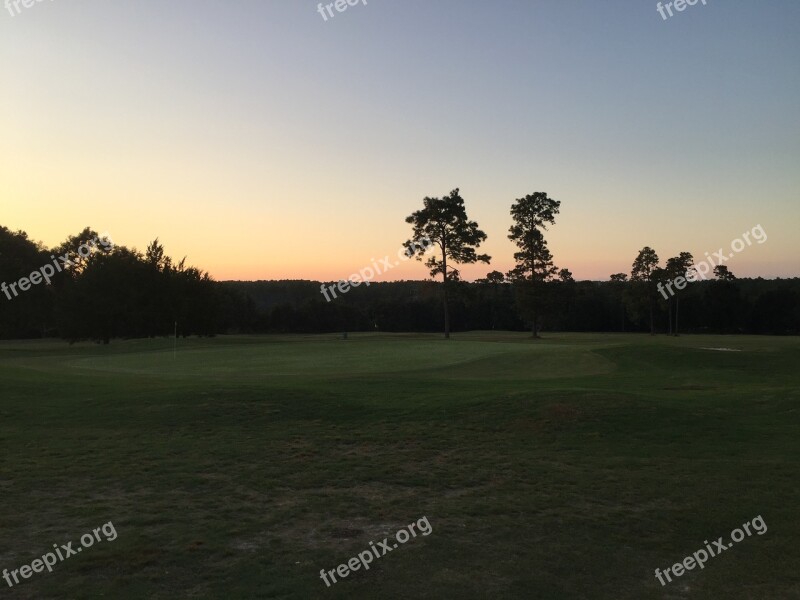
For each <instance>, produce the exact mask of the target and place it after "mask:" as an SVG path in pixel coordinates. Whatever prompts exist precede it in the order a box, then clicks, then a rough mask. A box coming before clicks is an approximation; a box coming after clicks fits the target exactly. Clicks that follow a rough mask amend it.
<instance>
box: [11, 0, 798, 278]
mask: <svg viewBox="0 0 800 600" xmlns="http://www.w3.org/2000/svg"><path fill="white" fill-rule="evenodd" d="M27 1H29V0H26V2H27ZM656 5H657V3H656V2H653V1H651V0H608V1H605V2H597V1H596V0H547V1H544V0H527V1H523V0H494V1H492V2H489V1H483V2H478V1H472V0H402V1H401V0H367V2H363V0H362V2H360V3H358V4H356V5H355V6H349V7H347V9H346V10H345V11H344V12H341V13H340V12H337V11H336V10H335V8H334V9H333V13H334V16H333V17H330V16H329V15H327V13H326V17H327V20H326V18H323V16H322V15H321V14H320V13H319V12H318V3H316V2H311V1H306V0H261V1H256V0H247V1H231V0H225V1H223V0H218V1H212V0H191V1H189V0H172V1H171V2H163V1H161V2H156V1H154V0H136V1H135V2H134V1H127V2H123V1H122V0H113V1H109V0H106V1H104V2H100V1H99V0H45V1H42V2H35V3H33V4H32V5H31V6H29V7H27V8H26V7H24V6H23V5H22V4H21V3H18V4H17V6H18V7H19V11H16V10H15V9H14V6H13V5H12V6H10V7H9V6H8V5H7V6H6V7H5V10H3V9H0V11H1V12H0V55H1V56H2V60H0V225H4V226H6V227H9V228H10V229H12V230H17V229H22V230H24V231H27V232H28V234H29V235H30V237H31V238H33V239H35V240H39V241H41V242H43V243H45V244H46V245H48V246H53V245H56V244H58V243H60V242H61V241H63V240H64V239H66V237H67V236H69V235H75V234H77V233H78V232H79V231H81V230H82V229H83V228H84V227H86V226H90V227H92V228H94V229H95V230H97V231H100V232H107V233H108V234H109V235H110V236H111V238H112V239H113V240H114V241H115V242H116V243H118V244H124V245H127V246H129V247H136V248H138V249H139V250H144V249H145V248H146V246H147V244H148V243H149V242H150V241H151V240H153V239H154V238H156V237H158V238H159V239H160V240H161V242H162V243H163V244H164V246H165V249H166V251H167V253H168V254H170V255H171V256H173V257H176V258H178V259H180V258H182V257H184V256H186V257H187V263H188V264H192V265H195V266H197V267H199V268H201V269H203V270H206V271H208V272H210V273H211V275H212V276H213V277H215V278H216V279H219V280H227V279H315V280H338V279H343V278H347V277H348V276H349V275H350V274H351V273H354V272H358V271H359V270H361V269H363V268H364V267H366V266H369V265H370V264H372V261H373V260H380V259H382V258H383V257H384V256H386V255H389V256H391V257H393V258H394V257H395V256H396V255H397V251H398V249H399V248H400V247H401V244H402V242H403V241H405V240H406V239H408V237H409V234H410V231H411V230H410V226H409V225H408V224H407V223H405V217H407V216H408V215H410V214H411V213H412V212H414V211H415V210H418V209H419V208H421V207H422V200H423V198H424V197H425V196H437V197H438V196H443V195H446V194H448V193H449V192H450V191H451V190H452V189H454V188H460V190H461V195H462V196H463V197H464V199H465V202H466V208H467V213H468V215H469V217H470V218H471V219H474V220H476V221H477V222H478V224H479V225H480V227H481V229H483V230H484V231H485V232H486V234H487V235H488V239H487V241H486V243H485V244H484V245H483V246H482V247H481V251H482V252H486V253H488V254H490V255H491V256H492V263H491V265H485V264H478V265H473V266H466V267H464V268H463V269H462V276H463V277H465V278H466V279H474V278H477V277H482V276H484V275H485V274H486V273H487V272H488V271H490V270H499V271H503V272H505V271H507V270H508V269H510V268H511V267H512V266H513V258H512V255H513V252H514V247H513V246H512V244H511V242H509V240H508V239H507V234H508V228H509V226H510V224H511V218H510V216H509V209H510V207H511V204H512V203H513V202H514V201H515V200H516V199H517V198H521V197H523V196H525V195H526V194H530V193H533V192H537V191H541V192H547V193H548V194H549V196H550V197H551V198H554V199H556V200H559V201H561V214H560V215H559V216H558V218H557V221H556V225H555V226H553V227H551V228H550V229H549V231H548V232H547V234H546V238H547V240H548V242H549V245H550V250H551V251H552V253H553V255H554V259H555V263H556V265H557V266H558V267H559V268H569V269H570V270H571V271H572V272H573V274H574V276H575V278H576V279H598V280H599V279H607V278H608V275H609V274H611V273H616V272H629V271H630V267H631V263H632V262H633V260H634V258H635V257H636V254H637V253H638V251H639V249H641V248H642V247H643V246H651V247H653V248H654V249H655V250H656V251H657V252H658V254H659V256H660V257H661V259H662V263H663V262H664V261H666V259H667V258H669V257H670V256H675V255H677V254H678V253H679V252H681V251H689V252H692V253H693V254H694V255H695V257H696V258H698V259H699V258H703V257H704V255H705V253H706V252H708V253H710V254H711V253H713V252H715V251H717V250H718V249H719V248H725V249H726V251H727V249H729V248H730V246H731V242H732V241H734V240H736V239H737V238H740V237H741V236H742V234H743V233H744V232H748V231H751V230H752V229H753V228H754V227H756V226H758V225H760V226H761V228H762V229H763V231H765V232H766V234H767V236H768V237H767V240H766V241H765V242H764V243H755V244H752V245H750V246H747V247H746V248H744V249H743V250H741V251H740V252H739V253H736V254H735V256H734V257H733V258H731V259H730V260H729V261H728V262H727V265H728V266H729V268H730V269H731V271H732V272H733V273H734V274H736V275H737V276H740V277H743V276H762V277H766V278H772V277H792V276H800V260H799V259H800V235H798V225H800V202H798V200H800V118H798V116H800V115H798V112H800V111H799V109H800V36H798V35H797V31H798V28H799V27H800V3H798V2H797V1H796V0H769V2H756V1H755V0H725V1H724V2H723V1H722V0H707V2H706V4H705V5H703V4H702V0H701V1H700V2H698V3H697V4H695V5H694V6H687V7H686V8H685V10H683V11H682V12H674V11H673V16H672V17H671V18H667V19H666V20H664V19H663V18H662V17H661V16H660V14H659V12H658V10H657V6H656ZM322 10H323V11H324V10H325V9H324V7H323V8H322ZM12 13H13V16H12ZM426 277H428V273H427V270H426V268H425V267H424V265H422V264H420V263H418V262H416V261H410V262H407V263H403V264H400V265H399V266H396V267H395V266H393V268H392V269H391V270H388V271H387V272H386V273H385V274H384V275H383V276H382V277H379V278H378V279H379V280H380V279H384V280H395V279H423V278H426Z"/></svg>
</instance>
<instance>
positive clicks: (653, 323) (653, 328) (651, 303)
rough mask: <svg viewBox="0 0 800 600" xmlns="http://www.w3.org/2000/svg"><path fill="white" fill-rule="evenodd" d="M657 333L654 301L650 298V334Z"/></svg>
mask: <svg viewBox="0 0 800 600" xmlns="http://www.w3.org/2000/svg"><path fill="white" fill-rule="evenodd" d="M655 334H656V325H655V322H654V321H653V301H652V300H650V335H655Z"/></svg>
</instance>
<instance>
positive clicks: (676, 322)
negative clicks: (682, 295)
mask: <svg viewBox="0 0 800 600" xmlns="http://www.w3.org/2000/svg"><path fill="white" fill-rule="evenodd" d="M679 306H680V300H679V299H678V296H677V295H676V296H675V333H673V335H674V336H675V337H678V307H679Z"/></svg>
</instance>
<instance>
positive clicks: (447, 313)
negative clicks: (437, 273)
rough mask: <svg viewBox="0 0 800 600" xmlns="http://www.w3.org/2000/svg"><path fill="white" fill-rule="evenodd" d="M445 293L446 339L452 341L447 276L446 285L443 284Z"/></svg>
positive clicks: (445, 277)
mask: <svg viewBox="0 0 800 600" xmlns="http://www.w3.org/2000/svg"><path fill="white" fill-rule="evenodd" d="M443 292H444V294H443V295H444V337H445V339H447V340H449V339H450V309H449V308H448V306H447V275H445V276H444V284H443Z"/></svg>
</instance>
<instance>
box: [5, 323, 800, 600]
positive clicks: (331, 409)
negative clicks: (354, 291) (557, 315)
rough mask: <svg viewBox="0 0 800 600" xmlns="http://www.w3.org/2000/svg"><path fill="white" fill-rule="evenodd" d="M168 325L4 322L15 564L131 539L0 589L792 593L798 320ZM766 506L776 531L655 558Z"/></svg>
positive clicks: (87, 594)
mask: <svg viewBox="0 0 800 600" xmlns="http://www.w3.org/2000/svg"><path fill="white" fill-rule="evenodd" d="M178 346H179V347H178V352H177V356H176V357H173V350H172V342H171V341H169V340H148V341H130V342H115V343H113V344H112V345H111V346H109V347H103V346H97V345H92V344H84V345H76V346H72V347H70V346H68V345H66V344H62V343H60V342H17V343H0V385H1V386H2V388H1V391H0V451H2V455H1V456H0V569H9V570H12V569H17V568H19V567H20V566H21V565H23V564H26V563H28V564H29V563H30V562H31V561H32V560H33V559H35V558H36V557H37V556H41V555H42V554H44V553H45V552H47V551H49V550H50V549H51V548H52V546H53V544H55V543H58V544H63V543H66V542H67V541H70V540H72V541H77V540H78V539H79V537H80V536H81V535H82V534H84V533H86V532H88V531H91V530H92V529H94V528H96V527H99V526H100V525H102V524H103V523H106V522H108V521H113V523H114V525H115V527H116V530H117V532H118V536H119V537H118V538H117V539H116V540H115V541H113V542H102V543H99V544H96V545H95V546H93V547H92V548H90V549H85V550H84V551H83V552H82V553H81V554H80V555H77V556H73V557H71V558H69V559H67V560H66V561H65V562H62V563H59V564H58V565H57V566H56V567H55V570H54V572H53V573H52V574H48V573H46V572H45V573H41V574H34V575H33V577H32V578H31V579H29V580H26V581H24V582H23V583H22V584H20V585H19V586H16V587H14V588H13V589H11V588H8V587H7V586H6V584H5V582H4V581H3V580H0V590H2V596H3V597H8V598H36V599H39V598H100V597H106V598H123V599H124V598H163V599H172V598H286V599H289V598H341V599H344V598H348V599H350V598H356V599H358V598H430V599H437V600H438V599H443V598H444V599H449V598H453V599H472V598H476V599H478V598H487V599H488V598H491V599H494V598H553V599H565V598H566V599H569V598H609V599H620V598H631V599H643V598H644V599H646V598H670V599H677V598H759V599H760V598H800V548H799V547H798V546H799V544H798V542H800V520H799V519H798V518H797V512H798V506H799V505H800V483H798V482H799V481H800V479H798V475H800V472H798V466H799V459H800V435H799V434H800V427H798V426H800V416H799V415H798V404H799V403H800V339H797V338H766V337H729V336H728V337H722V336H682V337H679V338H668V337H665V336H659V337H655V338H651V337H649V336H644V335H579V334H549V335H547V336H546V338H545V339H543V340H540V341H532V340H529V339H527V337H526V336H525V335H524V334H510V333H507V334H501V333H497V334H494V333H474V334H458V335H456V336H454V339H452V340H450V341H445V340H443V339H440V338H439V337H438V336H428V335H351V336H350V339H349V340H348V341H343V340H339V339H336V337H335V336H305V337H301V336H280V337H244V336H243V337H223V338H217V339H212V340H180V341H179V344H178ZM719 347H725V348H734V349H738V350H741V352H723V351H717V350H706V349H703V348H719ZM757 515H762V517H763V519H764V521H765V522H766V524H767V526H768V531H767V533H766V534H764V535H753V536H752V537H747V538H745V539H744V540H743V541H742V542H740V543H738V544H736V545H734V546H733V547H732V548H731V549H730V550H728V551H726V552H724V553H722V554H721V555H720V556H718V557H716V558H711V559H710V560H709V561H708V563H707V564H706V567H705V569H703V570H699V569H695V570H693V571H690V572H688V573H687V574H685V575H683V576H682V577H680V578H679V579H677V580H675V581H673V583H671V584H669V585H667V586H666V587H662V586H661V585H660V584H659V583H658V581H657V580H656V579H655V577H654V570H655V568H656V567H660V568H661V569H662V570H663V569H664V568H666V567H669V566H671V565H672V564H674V563H677V562H679V561H681V560H682V559H683V558H684V557H685V556H687V555H689V554H691V553H692V552H694V551H696V550H697V549H699V548H703V547H704V540H709V541H711V540H715V539H717V538H718V537H719V536H724V537H725V538H726V540H727V539H728V537H729V534H730V531H731V530H732V529H734V528H736V527H739V526H740V525H742V524H743V523H745V522H747V521H750V520H752V519H753V518H754V517H756V516H757ZM423 516H426V517H427V518H428V520H429V522H430V524H431V526H432V527H433V533H431V534H430V535H429V536H427V537H422V536H418V537H416V538H414V539H412V540H411V541H409V542H408V543H406V544H405V545H403V546H401V547H399V548H398V549H397V550H394V551H392V552H391V553H390V554H387V555H386V556H384V557H382V558H380V559H378V560H376V561H374V562H373V563H372V568H370V569H369V570H368V571H364V570H363V569H362V570H359V571H357V572H355V573H352V574H351V575H350V576H349V577H347V578H346V579H344V580H342V581H340V582H339V583H336V584H335V585H334V586H332V587H330V588H327V587H326V586H325V584H324V583H323V582H322V581H321V579H320V577H319V571H320V569H322V568H325V569H326V570H331V569H334V568H335V567H336V566H337V565H339V564H341V563H345V562H346V561H347V560H348V559H349V558H350V557H352V556H354V555H355V554H357V553H358V552H361V551H363V550H365V549H367V548H369V542H371V541H374V542H377V541H379V540H382V539H383V538H384V537H390V536H393V535H394V533H395V532H396V531H397V530H398V529H400V528H403V527H405V526H407V525H408V524H410V523H413V522H415V521H417V520H418V519H419V518H421V517H423Z"/></svg>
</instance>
